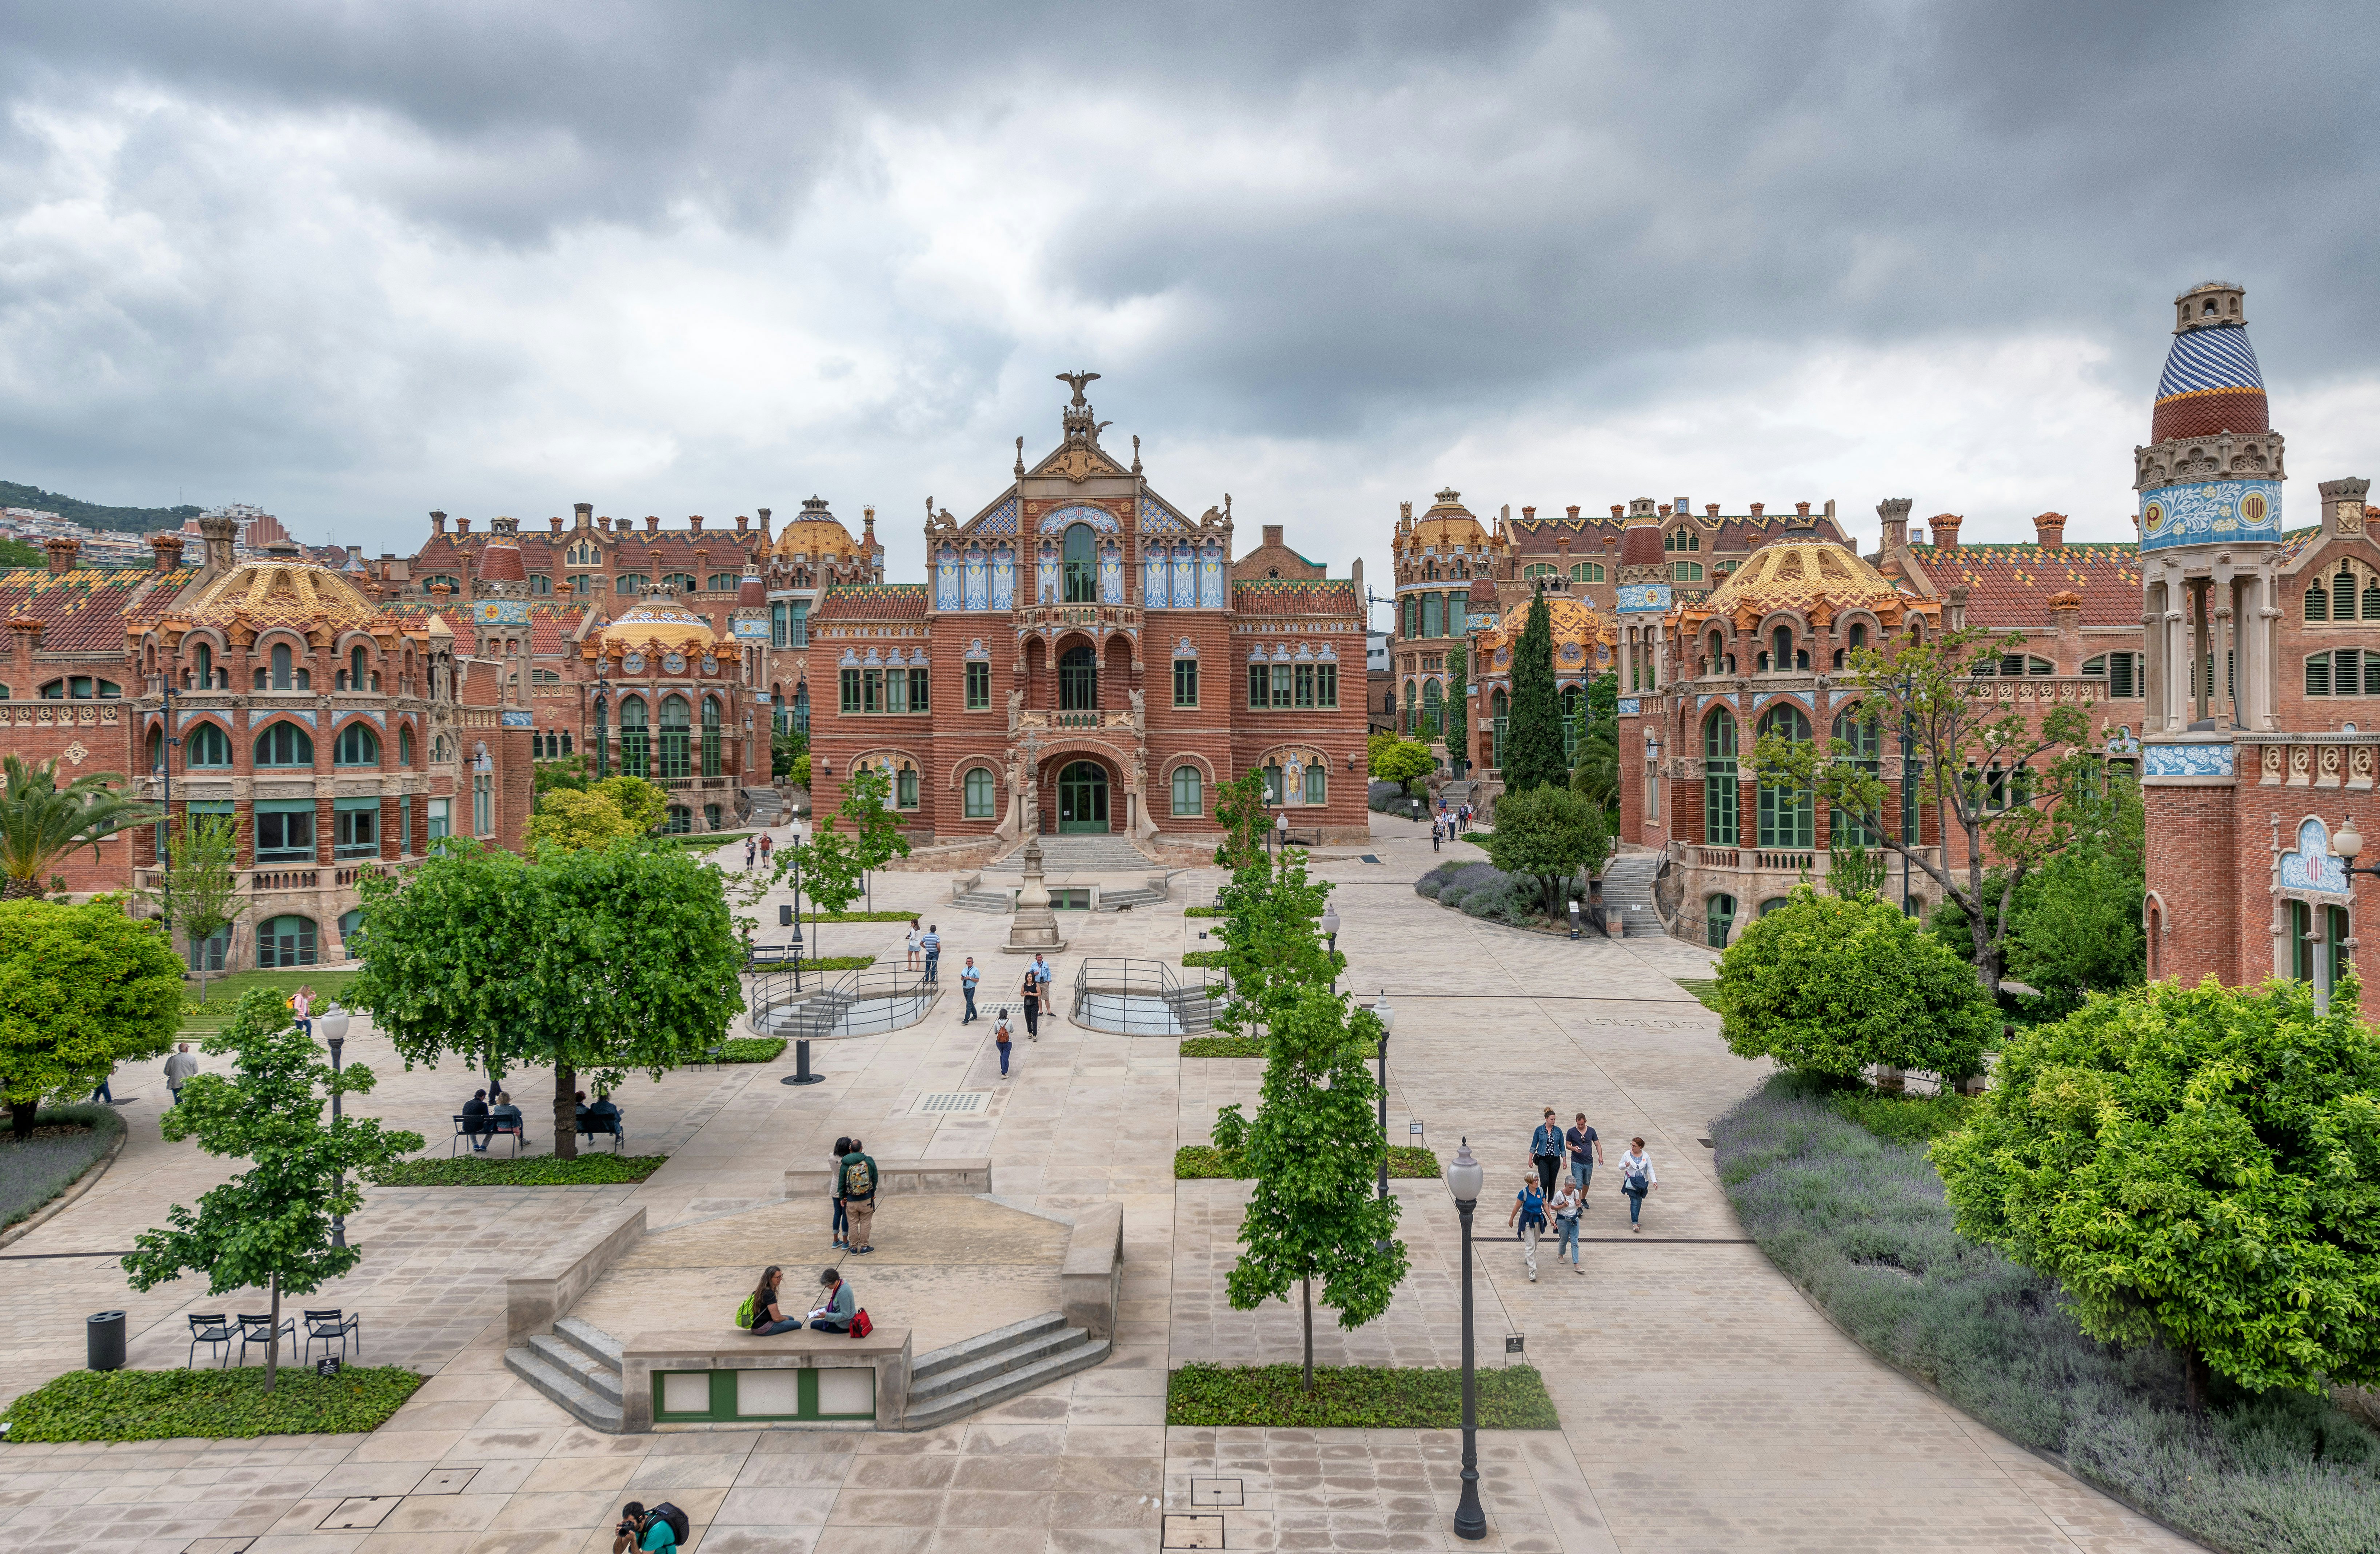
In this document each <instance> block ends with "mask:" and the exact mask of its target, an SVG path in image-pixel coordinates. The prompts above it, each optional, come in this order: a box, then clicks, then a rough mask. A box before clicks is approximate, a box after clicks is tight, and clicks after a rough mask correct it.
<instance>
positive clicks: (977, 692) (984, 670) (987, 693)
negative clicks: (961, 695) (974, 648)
mask: <svg viewBox="0 0 2380 1554" xmlns="http://www.w3.org/2000/svg"><path fill="white" fill-rule="evenodd" d="M966 710H968V711H970V712H989V711H990V710H991V665H990V664H988V663H985V662H982V661H981V660H977V661H976V662H972V663H970V664H968V665H967V666H966Z"/></svg>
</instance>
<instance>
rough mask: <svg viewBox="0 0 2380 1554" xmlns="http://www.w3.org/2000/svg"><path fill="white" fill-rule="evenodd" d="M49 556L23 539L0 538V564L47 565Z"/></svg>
mask: <svg viewBox="0 0 2380 1554" xmlns="http://www.w3.org/2000/svg"><path fill="white" fill-rule="evenodd" d="M46 565H48V558H47V557H45V556H43V555H42V552H40V551H39V550H37V549H36V548H34V547H33V546H32V545H30V544H29V543H28V542H26V541H25V540H0V566H46Z"/></svg>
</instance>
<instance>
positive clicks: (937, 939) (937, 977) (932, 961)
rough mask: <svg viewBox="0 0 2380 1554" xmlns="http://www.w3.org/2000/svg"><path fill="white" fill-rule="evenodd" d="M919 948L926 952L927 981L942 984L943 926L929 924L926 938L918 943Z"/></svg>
mask: <svg viewBox="0 0 2380 1554" xmlns="http://www.w3.org/2000/svg"><path fill="white" fill-rule="evenodd" d="M917 948H918V949H920V950H923V951H924V952H926V980H927V981H928V982H929V983H936V982H940V981H941V979H942V971H941V965H942V925H941V924H940V923H928V924H927V925H926V936H925V937H924V938H923V939H920V940H918V941H917Z"/></svg>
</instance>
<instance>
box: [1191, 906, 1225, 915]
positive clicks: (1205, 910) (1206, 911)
mask: <svg viewBox="0 0 2380 1554" xmlns="http://www.w3.org/2000/svg"><path fill="white" fill-rule="evenodd" d="M1182 915H1183V916H1184V917H1230V916H1231V914H1230V913H1229V912H1226V911H1224V910H1223V909H1222V908H1221V907H1220V906H1185V907H1184V908H1183V909H1182Z"/></svg>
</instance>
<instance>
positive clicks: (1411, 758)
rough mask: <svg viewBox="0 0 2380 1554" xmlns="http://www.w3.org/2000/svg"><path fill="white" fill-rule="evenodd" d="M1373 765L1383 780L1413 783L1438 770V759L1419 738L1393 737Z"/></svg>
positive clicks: (1376, 756) (1375, 772)
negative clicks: (1417, 778) (1416, 779)
mask: <svg viewBox="0 0 2380 1554" xmlns="http://www.w3.org/2000/svg"><path fill="white" fill-rule="evenodd" d="M1371 767H1372V775H1373V776H1375V777H1378V778H1379V779H1380V780H1381V781H1382V782H1385V783H1411V782H1412V781H1413V780H1414V779H1415V778H1416V777H1427V776H1428V775H1429V774H1430V773H1431V772H1433V771H1437V770H1438V761H1437V760H1436V759H1434V758H1433V757H1432V756H1431V755H1430V753H1429V747H1428V746H1427V745H1425V744H1423V743H1422V742H1421V741H1420V740H1418V739H1391V740H1390V741H1389V742H1388V743H1387V744H1385V745H1383V746H1381V747H1379V748H1378V749H1376V750H1374V751H1373V752H1372V757H1371ZM1258 781H1262V779H1258Z"/></svg>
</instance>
